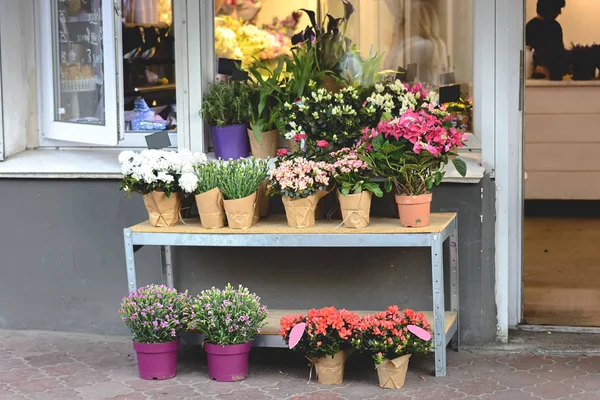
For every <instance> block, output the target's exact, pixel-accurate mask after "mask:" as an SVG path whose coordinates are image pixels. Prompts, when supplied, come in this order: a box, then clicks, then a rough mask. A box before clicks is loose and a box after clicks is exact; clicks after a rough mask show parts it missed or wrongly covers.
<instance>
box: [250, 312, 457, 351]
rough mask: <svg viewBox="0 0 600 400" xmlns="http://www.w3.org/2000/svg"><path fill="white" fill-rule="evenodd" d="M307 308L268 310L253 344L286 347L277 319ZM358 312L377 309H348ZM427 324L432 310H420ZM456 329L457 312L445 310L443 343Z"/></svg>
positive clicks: (431, 316) (431, 319) (430, 318)
mask: <svg viewBox="0 0 600 400" xmlns="http://www.w3.org/2000/svg"><path fill="white" fill-rule="evenodd" d="M306 311H307V310H269V316H268V317H267V319H266V323H267V324H266V326H265V327H264V328H263V330H262V332H261V333H260V334H259V335H258V336H257V337H255V338H254V346H256V347H287V345H286V344H285V342H284V341H283V339H282V338H281V336H279V321H280V320H281V317H283V316H284V315H288V314H293V315H296V314H302V313H306ZM350 311H354V312H356V313H358V315H360V316H363V315H365V314H374V313H376V312H377V311H367V310H350ZM421 312H422V313H423V314H424V315H425V318H427V321H428V322H429V325H431V329H432V330H434V334H435V328H434V323H433V311H421ZM457 331H458V313H457V312H453V311H446V312H445V313H444V337H445V341H446V343H445V345H448V343H450V341H451V340H452V337H453V336H454V335H455V334H456V332H457Z"/></svg>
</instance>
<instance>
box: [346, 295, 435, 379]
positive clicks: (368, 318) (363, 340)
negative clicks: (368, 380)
mask: <svg viewBox="0 0 600 400" xmlns="http://www.w3.org/2000/svg"><path fill="white" fill-rule="evenodd" d="M352 345H353V347H354V349H355V350H356V351H358V352H361V353H366V354H369V355H370V356H371V357H372V358H373V361H375V368H376V369H377V375H378V377H379V386H381V387H382V388H386V389H400V388H401V387H402V386H404V380H405V378H406V371H407V369H408V361H409V359H410V357H411V355H413V354H428V353H429V352H430V351H431V348H432V342H431V328H430V327H429V323H428V321H427V320H426V319H425V316H424V315H423V314H421V313H416V312H414V311H413V310H403V311H400V310H399V308H398V306H390V307H388V309H387V310H386V311H385V312H380V313H376V314H375V315H365V316H364V317H362V318H361V320H360V322H359V324H358V328H357V329H356V332H355V334H354V336H353V339H352Z"/></svg>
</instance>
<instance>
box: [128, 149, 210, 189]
mask: <svg viewBox="0 0 600 400" xmlns="http://www.w3.org/2000/svg"><path fill="white" fill-rule="evenodd" d="M206 162H207V158H206V155H205V154H203V153H192V152H191V151H189V150H181V151H179V152H175V151H166V150H143V151H142V152H140V153H136V152H133V151H123V152H121V154H119V163H120V164H121V173H122V174H123V175H124V176H125V177H127V178H132V179H133V180H135V181H137V183H139V184H147V185H155V186H157V187H160V186H162V185H163V184H164V185H171V184H173V183H179V185H180V187H181V188H182V190H184V191H185V192H187V193H192V192H193V191H194V190H195V187H194V189H193V190H191V188H192V185H193V180H192V175H193V176H194V177H195V176H196V174H195V172H194V171H195V167H196V166H198V165H200V164H205V163H206ZM196 179H197V178H196ZM196 183H197V181H196ZM125 190H128V191H132V190H133V188H131V187H126V188H125Z"/></svg>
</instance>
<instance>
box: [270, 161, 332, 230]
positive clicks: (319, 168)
mask: <svg viewBox="0 0 600 400" xmlns="http://www.w3.org/2000/svg"><path fill="white" fill-rule="evenodd" d="M275 165H276V167H275V168H274V169H272V170H271V172H270V174H269V185H268V188H267V192H268V194H269V195H271V196H273V195H275V194H280V195H281V196H282V200H283V205H284V207H285V215H286V217H287V221H288V226H290V227H293V228H309V227H312V226H315V209H316V206H317V202H318V201H319V199H318V197H317V192H318V191H324V190H327V187H328V186H329V182H330V177H331V172H332V165H331V164H328V163H326V162H324V161H321V162H317V161H311V160H307V159H306V158H304V157H294V155H291V156H288V157H283V158H280V159H278V160H277V162H276V164H275Z"/></svg>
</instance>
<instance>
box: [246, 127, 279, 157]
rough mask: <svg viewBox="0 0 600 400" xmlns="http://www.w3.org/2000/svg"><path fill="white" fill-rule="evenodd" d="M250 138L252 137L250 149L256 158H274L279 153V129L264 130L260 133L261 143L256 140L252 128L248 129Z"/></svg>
mask: <svg viewBox="0 0 600 400" xmlns="http://www.w3.org/2000/svg"><path fill="white" fill-rule="evenodd" d="M248 138H250V149H252V155H253V156H254V157H256V158H272V157H275V155H276V154H277V145H278V144H279V131H278V130H277V129H273V130H272V131H267V132H262V133H261V134H260V143H259V142H258V140H256V136H254V132H253V131H252V129H248Z"/></svg>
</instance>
